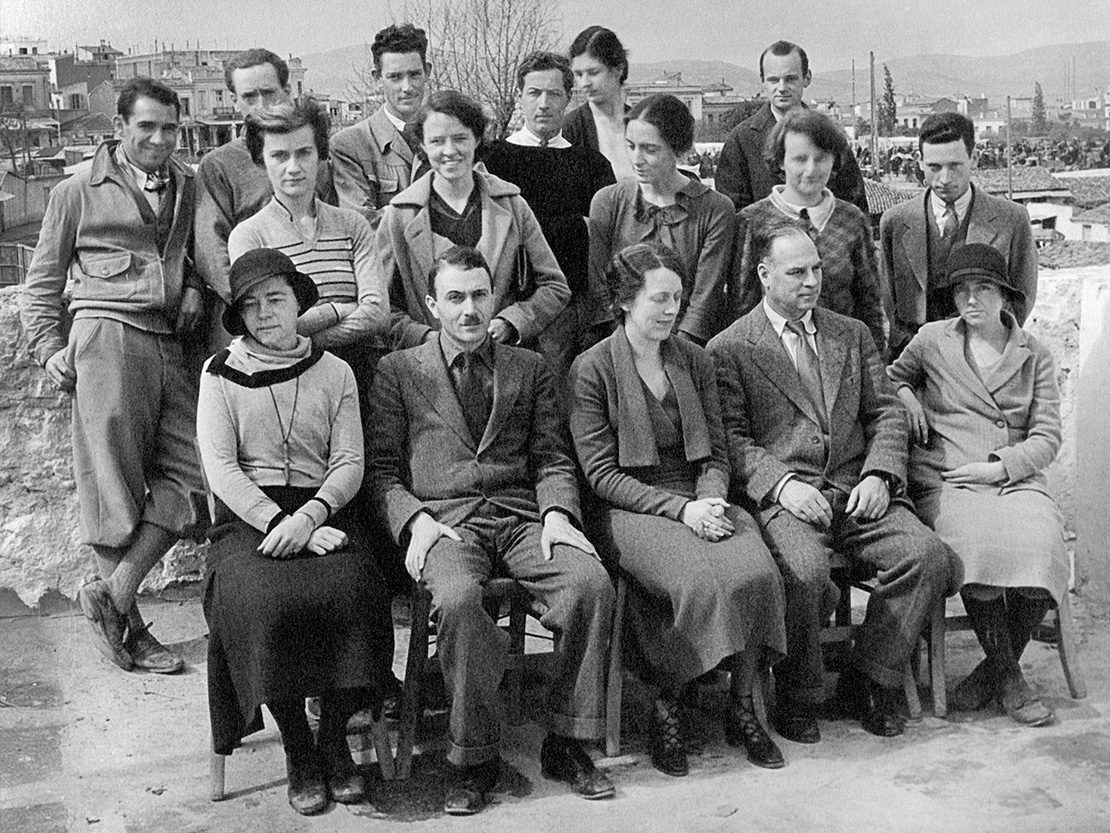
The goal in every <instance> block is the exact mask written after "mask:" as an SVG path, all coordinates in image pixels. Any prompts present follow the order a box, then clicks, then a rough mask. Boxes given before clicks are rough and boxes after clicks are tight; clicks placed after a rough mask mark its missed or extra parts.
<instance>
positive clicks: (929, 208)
mask: <svg viewBox="0 0 1110 833" xmlns="http://www.w3.org/2000/svg"><path fill="white" fill-rule="evenodd" d="M917 141H918V144H919V146H920V148H921V165H922V167H923V168H924V170H925V182H926V183H927V184H928V186H929V187H928V190H926V191H925V193H924V194H923V195H922V196H920V197H917V198H915V199H912V200H907V201H906V202H903V203H899V204H898V205H896V206H895V207H894V208H891V209H888V210H887V211H886V212H885V213H884V214H883V218H882V220H881V221H880V222H879V237H880V239H881V240H882V279H883V282H884V287H883V289H884V293H883V295H884V300H885V302H886V305H887V308H886V312H887V318H888V319H889V320H890V340H889V343H890V359H891V360H892V361H893V360H894V359H896V358H897V357H898V354H899V353H901V352H902V348H903V347H905V346H906V345H907V344H908V343H909V341H910V339H911V338H913V335H914V333H916V332H917V330H918V328H920V327H921V325H922V324H924V323H925V322H927V321H936V320H938V319H940V318H944V317H946V313H945V311H944V310H943V309H933V307H932V304H931V301H932V300H933V299H931V298H930V295H931V294H932V293H930V292H929V287H931V286H932V285H933V284H935V283H936V281H938V280H940V279H942V278H944V275H945V266H946V264H947V262H948V255H949V253H950V252H951V251H952V249H953V248H955V247H956V246H962V245H963V244H965V243H987V244H989V245H991V246H993V247H994V248H996V249H997V250H998V251H1000V252H1001V253H1002V256H1003V257H1004V258H1006V269H1007V272H1008V277H1009V280H1010V283H1011V284H1012V285H1013V286H1014V287H1016V288H1017V289H1018V290H1020V291H1021V292H1022V293H1023V294H1024V296H1025V297H1024V300H1023V301H1022V302H1020V303H1017V304H1015V305H1014V316H1015V317H1016V318H1017V320H1018V324H1024V323H1025V319H1026V318H1027V317H1028V316H1029V312H1030V310H1032V309H1033V302H1034V300H1035V299H1036V297H1037V247H1036V246H1035V245H1034V243H1033V233H1032V231H1031V229H1030V226H1029V214H1028V212H1027V211H1026V210H1025V208H1024V207H1023V206H1021V205H1018V204H1017V203H1015V202H1011V201H1010V200H1007V199H1003V198H1001V197H992V196H991V195H990V194H988V193H986V192H985V191H981V190H979V189H978V188H976V187H974V186H973V185H972V184H971V172H972V170H973V169H974V168H975V162H976V152H975V125H974V124H973V123H972V121H971V119H969V118H968V117H967V116H964V115H961V114H960V113H937V114H935V115H932V116H929V118H927V119H925V122H924V124H922V125H921V132H920V134H919V135H918V140H917Z"/></svg>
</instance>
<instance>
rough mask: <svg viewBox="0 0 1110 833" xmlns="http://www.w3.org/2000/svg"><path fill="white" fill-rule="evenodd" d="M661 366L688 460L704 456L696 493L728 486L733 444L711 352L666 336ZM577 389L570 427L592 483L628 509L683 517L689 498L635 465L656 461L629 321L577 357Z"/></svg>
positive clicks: (714, 493)
mask: <svg viewBox="0 0 1110 833" xmlns="http://www.w3.org/2000/svg"><path fill="white" fill-rule="evenodd" d="M661 349H662V352H663V367H664V369H665V370H666V373H667V378H668V379H669V380H670V382H671V387H672V388H673V390H674V393H675V398H676V399H677V400H678V409H679V414H680V415H681V422H682V433H683V442H684V445H685V449H686V459H687V460H689V461H691V462H700V464H701V472H700V475H699V477H698V480H697V483H696V488H695V491H696V494H697V496H698V498H699V499H700V498H706V497H719V498H725V497H726V495H727V493H728V480H729V466H728V446H727V443H726V440H725V433H724V428H723V427H722V424H721V411H720V404H719V402H718V400H717V386H716V383H715V381H714V373H715V371H714V366H713V362H712V360H711V359H710V358H709V356H708V355H707V354H706V353H705V351H704V350H703V349H702V348H700V347H698V346H697V345H696V344H693V343H691V342H689V341H686V340H685V339H681V338H675V337H671V338H668V339H667V340H666V341H664V342H663V344H662V346H661ZM570 384H571V388H572V390H573V392H574V395H573V398H572V401H571V410H570V430H571V435H572V437H573V439H574V446H575V450H576V452H577V454H578V460H579V463H580V464H581V466H582V470H583V472H584V474H585V476H586V480H587V482H588V483H589V484H590V487H591V488H592V489H593V490H594V492H596V493H597V495H598V496H599V497H600V498H601V499H602V500H605V501H607V502H608V503H610V504H612V505H613V506H616V507H618V508H620V509H626V510H628V511H630V512H641V513H644V514H651V515H663V516H665V517H668V518H671V519H672V520H676V521H677V520H679V519H680V517H681V515H682V510H683V508H684V507H685V506H686V504H687V503H688V500H687V499H686V498H684V497H682V496H680V495H675V494H673V493H671V492H669V491H667V490H665V489H659V488H656V487H653V486H649V485H647V484H646V483H644V482H643V481H641V480H638V479H637V478H636V476H635V469H636V468H642V467H647V466H654V465H658V463H659V459H660V458H659V451H658V448H657V447H656V442H655V436H654V432H653V430H652V427H651V418H650V416H649V414H648V410H647V400H646V399H645V398H644V397H645V394H644V391H643V386H642V385H641V383H640V375H639V373H638V372H637V370H636V365H635V361H634V360H633V357H632V347H631V345H630V344H629V343H628V336H627V335H626V334H625V331H624V327H618V328H617V329H616V330H615V331H614V332H613V334H612V335H610V336H609V337H608V338H606V339H605V340H604V341H602V342H600V343H599V344H596V345H594V346H593V347H591V348H590V349H589V350H587V351H586V352H585V353H583V354H582V355H581V356H579V357H578V358H577V359H576V360H575V362H574V364H573V365H572V367H571V371H570Z"/></svg>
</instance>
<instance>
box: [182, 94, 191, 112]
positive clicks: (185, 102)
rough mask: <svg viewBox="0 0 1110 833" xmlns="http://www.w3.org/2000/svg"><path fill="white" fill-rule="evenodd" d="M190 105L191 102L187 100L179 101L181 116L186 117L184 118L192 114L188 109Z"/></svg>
mask: <svg viewBox="0 0 1110 833" xmlns="http://www.w3.org/2000/svg"><path fill="white" fill-rule="evenodd" d="M190 104H191V102H190V101H189V99H187V98H183V99H181V112H182V114H183V115H186V116H189V115H192V113H191V111H190V108H189V105H190Z"/></svg>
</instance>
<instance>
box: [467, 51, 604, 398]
mask: <svg viewBox="0 0 1110 833" xmlns="http://www.w3.org/2000/svg"><path fill="white" fill-rule="evenodd" d="M516 79H517V90H518V91H519V96H520V109H521V111H522V112H523V114H524V126H523V127H521V129H520V130H518V131H517V132H516V133H513V134H512V135H511V136H509V137H508V138H507V139H504V140H502V141H499V142H496V143H495V144H494V145H493V147H492V148H491V150H490V151H489V153H488V154H487V156H486V158H485V163H486V169H487V170H488V171H489V172H490V173H491V174H493V175H494V176H498V177H500V178H501V179H504V180H507V181H509V182H511V183H513V184H514V185H516V186H518V187H519V188H520V192H521V195H522V196H523V197H524V199H525V200H526V201H527V202H528V205H529V207H531V209H532V211H533V212H535V215H536V219H537V220H538V221H539V224H540V228H541V229H542V230H543V234H544V237H545V238H547V243H548V245H549V246H551V250H552V251H553V252H554V253H555V258H556V260H558V261H559V268H560V269H562V270H563V274H564V275H566V278H567V283H568V284H569V285H570V291H571V300H570V303H569V304H567V307H566V309H565V310H563V312H562V313H560V315H559V317H558V318H556V319H555V320H554V321H553V322H552V323H551V324H550V325H549V326H548V328H547V329H546V330H545V331H544V332H543V333H542V334H541V335H540V350H541V352H542V353H543V354H544V355H545V356H547V357H548V358H549V360H550V361H551V363H552V366H553V369H554V371H555V373H556V378H557V379H559V380H560V382H561V381H562V380H563V379H565V378H566V373H567V371H568V370H569V369H570V364H571V362H572V361H574V357H575V356H577V355H578V354H579V353H580V352H581V351H582V350H585V349H586V348H587V347H589V346H591V345H592V344H593V343H594V342H595V341H597V340H598V336H599V335H602V336H603V335H605V334H604V333H600V334H597V333H592V332H588V331H587V330H586V326H587V325H586V322H588V321H590V320H591V319H592V316H591V314H590V310H589V309H587V305H588V304H589V303H590V301H591V299H596V298H606V297H608V293H607V292H606V291H605V288H604V287H595V288H594V291H591V289H590V287H589V286H588V283H587V280H588V279H587V275H588V271H589V270H588V261H589V247H590V240H589V232H588V229H587V226H586V217H587V216H588V215H589V213H590V201H591V200H592V199H593V196H594V194H596V193H597V192H598V191H599V190H601V189H602V188H604V187H605V186H606V185H610V184H612V183H613V182H614V178H613V169H612V166H610V164H609V162H608V160H607V159H606V158H605V157H604V156H602V155H601V154H600V153H598V152H597V151H596V150H592V149H590V148H588V147H586V146H585V145H571V143H570V142H568V141H567V139H566V138H565V137H564V136H563V133H562V128H563V116H564V114H565V113H566V109H567V105H568V104H569V103H570V92H571V89H572V88H573V85H574V75H573V74H572V73H571V71H570V62H569V61H567V59H566V58H564V57H563V56H562V55H557V54H555V53H553V52H533V53H532V54H530V55H528V56H526V57H525V58H524V61H523V62H522V63H521V65H520V67H519V68H518V69H517V73H516ZM521 266H522V268H527V264H526V263H522V264H521Z"/></svg>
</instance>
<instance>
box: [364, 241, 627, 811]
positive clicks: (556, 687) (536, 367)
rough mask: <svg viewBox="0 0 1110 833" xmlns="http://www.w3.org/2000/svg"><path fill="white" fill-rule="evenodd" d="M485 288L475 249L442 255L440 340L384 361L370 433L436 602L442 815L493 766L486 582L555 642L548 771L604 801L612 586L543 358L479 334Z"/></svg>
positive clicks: (381, 479)
mask: <svg viewBox="0 0 1110 833" xmlns="http://www.w3.org/2000/svg"><path fill="white" fill-rule="evenodd" d="M491 286H492V279H491V277H490V268H489V265H488V264H487V263H486V261H485V258H483V257H482V255H481V253H480V252H478V251H477V250H476V249H472V248H468V247H464V246H455V247H453V248H451V249H448V250H447V251H446V252H444V253H443V255H442V256H440V257H439V258H437V260H436V263H435V266H434V267H433V269H432V273H431V275H430V276H429V279H428V292H429V294H428V296H427V298H426V303H427V305H428V308H429V310H431V312H432V314H433V315H434V316H435V317H436V318H437V319H438V320H439V324H440V328H439V331H438V332H437V333H435V334H434V335H433V337H432V338H431V339H430V340H428V341H425V342H424V343H423V344H421V345H419V346H417V347H412V348H409V349H407V350H401V351H399V352H396V353H390V354H389V355H387V356H386V357H385V358H383V359H382V361H381V363H380V364H379V365H378V372H377V376H376V377H375V379H374V392H373V395H372V396H371V417H370V424H371V425H373V426H374V430H373V431H371V432H370V433H369V434H368V438H369V447H368V456H367V468H368V471H369V483H370V487H371V490H372V494H373V497H374V499H375V501H376V502H377V503H378V507H379V510H380V512H381V514H382V515H383V516H384V517H385V519H386V522H387V524H388V526H389V529H390V532H391V533H392V535H393V537H394V539H395V540H396V541H397V542H398V544H399V545H400V546H401V547H402V549H403V550H404V551H405V566H406V568H407V569H408V572H409V574H410V575H411V576H412V578H413V579H414V580H416V581H422V582H423V583H424V584H425V586H426V587H427V589H428V591H429V592H430V593H431V596H432V611H433V615H434V616H435V618H436V623H437V631H436V633H437V650H438V652H439V660H440V664H441V666H442V667H443V676H444V680H445V682H446V685H447V688H448V690H449V693H450V699H451V715H450V718H449V722H448V734H449V736H450V745H449V747H448V750H447V760H448V762H449V763H450V764H451V766H452V770H453V779H452V782H453V783H452V785H451V788H450V789H449V791H448V793H447V799H446V804H445V810H446V812H448V813H449V814H451V815H470V814H473V813H476V812H478V811H479V810H481V809H482V807H483V806H485V804H486V802H487V800H488V795H489V793H490V792H491V791H492V789H493V787H494V784H495V783H496V781H497V777H498V772H499V769H500V766H499V764H500V756H499V749H498V746H499V737H500V709H499V707H498V706H499V702H500V700H499V697H498V691H497V689H498V686H499V685H500V683H501V677H502V674H503V673H504V670H505V654H506V649H507V647H508V645H507V643H508V637H507V636H506V635H505V633H504V632H503V631H501V630H500V629H499V628H498V627H497V623H496V622H494V621H493V620H492V619H491V618H490V617H489V615H488V614H487V613H486V611H485V608H484V607H483V606H482V588H483V586H484V585H485V583H486V582H487V581H488V580H489V578H490V577H491V575H492V574H493V573H494V572H498V573H501V574H503V575H504V574H507V575H509V576H511V577H512V578H514V579H515V580H516V581H517V582H519V583H520V584H521V585H522V586H523V587H524V589H525V590H526V591H527V592H528V593H529V594H530V595H531V596H532V597H533V598H535V599H536V601H537V602H538V603H539V607H541V608H542V609H543V610H544V613H543V614H542V616H541V618H540V622H541V624H542V625H543V626H544V627H545V628H547V629H548V630H550V631H552V632H553V633H554V634H555V654H554V660H553V665H552V672H551V674H550V675H549V683H548V692H547V698H546V704H545V705H546V712H547V724H548V729H549V731H548V735H547V737H546V739H545V740H544V742H543V746H542V748H541V750H540V763H541V766H542V770H543V773H544V775H546V776H547V777H549V778H553V779H557V780H561V781H565V782H567V783H569V784H570V785H571V787H572V788H573V790H574V791H575V792H576V793H577V794H578V795H581V796H582V797H583V798H589V799H596V798H605V797H607V796H611V795H613V785H612V784H611V783H610V782H609V779H608V778H607V777H606V776H605V774H604V773H602V772H601V771H599V770H597V769H595V767H594V765H593V762H592V761H591V759H590V756H589V755H588V754H587V753H586V751H585V750H584V749H583V748H582V745H581V741H582V740H592V739H596V738H599V737H600V736H601V735H602V732H603V728H604V678H605V673H604V668H605V652H606V647H607V646H608V644H609V632H610V629H611V626H612V616H613V605H614V593H613V587H612V584H611V582H610V580H609V576H608V574H607V573H606V572H605V569H604V568H603V567H602V566H601V562H600V560H599V559H598V556H597V552H596V551H595V550H594V547H593V546H592V545H591V544H590V542H589V541H588V540H587V539H586V537H585V535H584V534H583V533H582V532H581V513H580V509H579V503H578V486H577V482H576V480H575V467H574V463H573V461H572V457H571V451H570V438H569V435H568V431H567V427H566V425H565V423H564V422H563V419H562V413H563V409H562V408H561V407H560V406H559V402H558V401H557V397H558V394H557V392H556V386H555V382H554V380H553V378H552V376H551V373H550V371H549V370H548V369H547V366H546V364H545V362H544V360H543V358H542V357H541V356H540V355H539V354H538V353H533V352H532V351H530V350H525V349H521V348H518V347H510V346H508V345H506V344H503V343H501V342H497V341H495V340H494V339H493V338H491V337H490V335H489V332H488V329H487V328H488V327H489V322H490V319H491V318H492V316H493V292H492V289H491ZM414 650H416V648H415V647H414Z"/></svg>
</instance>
